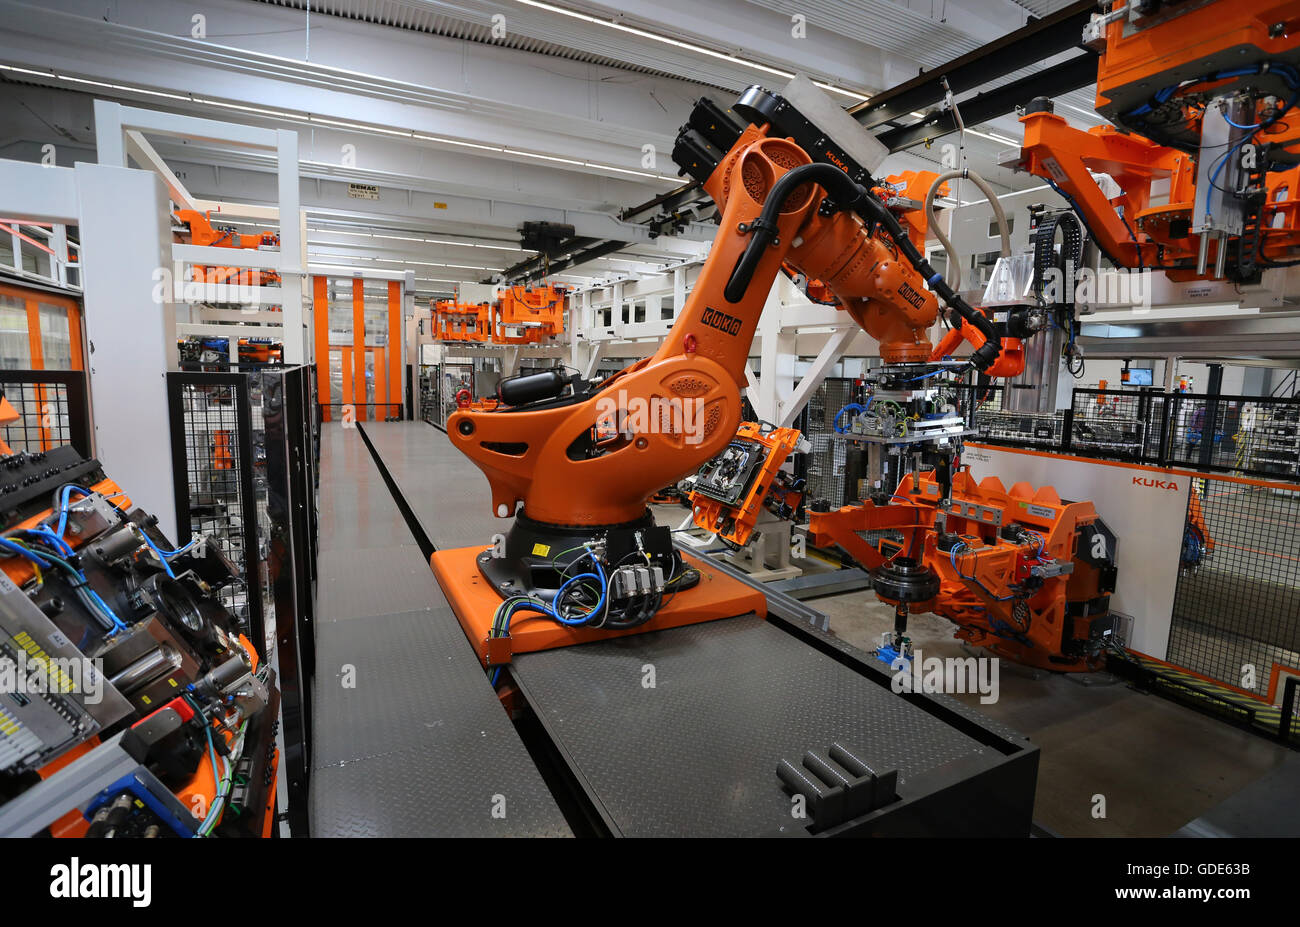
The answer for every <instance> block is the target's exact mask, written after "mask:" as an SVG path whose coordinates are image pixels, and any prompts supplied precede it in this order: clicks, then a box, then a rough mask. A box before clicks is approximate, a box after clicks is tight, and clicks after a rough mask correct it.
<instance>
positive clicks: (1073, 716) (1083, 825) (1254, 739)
mask: <svg viewBox="0 0 1300 927" xmlns="http://www.w3.org/2000/svg"><path fill="white" fill-rule="evenodd" d="M809 604H810V605H812V606H813V607H814V608H816V609H817V610H818V611H820V612H823V613H824V614H825V615H826V616H827V617H828V618H829V619H830V626H831V630H832V631H833V632H834V633H835V634H837V635H838V636H839V637H841V638H843V639H844V640H846V641H848V642H849V643H851V644H853V645H854V646H857V647H861V648H863V649H865V650H871V649H873V648H874V647H875V646H876V645H877V643H878V641H879V640H880V635H881V634H882V633H884V632H885V631H888V630H890V629H891V628H892V627H893V623H894V610H893V608H892V607H891V606H888V605H884V604H882V603H880V602H878V601H876V599H875V596H874V595H873V594H872V593H870V592H867V591H863V592H851V593H846V594H843V595H838V596H828V597H826V598H821V599H815V600H813V601H811V602H809ZM908 629H909V632H910V635H911V637H912V640H913V642H914V646H915V648H916V649H918V650H920V651H921V652H922V653H923V654H924V655H926V656H938V657H950V656H958V657H959V656H964V655H966V652H965V651H964V650H963V649H962V646H961V643H960V642H959V641H957V640H955V639H954V638H953V636H952V632H953V625H952V624H950V623H949V622H948V621H945V620H944V619H942V618H939V617H937V616H935V615H914V616H912V618H911V620H910V621H909V624H908ZM1110 679H1111V677H1105V680H1103V678H1102V677H1099V676H1089V677H1073V678H1071V677H1067V676H1065V675H1062V674H1047V673H1039V674H1034V673H1031V672H1029V671H1028V670H1026V669H1024V668H1022V667H1017V666H1014V665H1011V664H1009V663H1007V662H1006V661H1002V663H1001V671H1000V680H999V682H1000V693H999V694H1000V697H999V699H998V701H997V702H995V703H994V704H991V705H981V704H979V696H978V695H968V696H957V697H958V698H962V699H963V700H965V701H967V702H968V703H969V704H971V705H972V707H974V708H976V709H978V710H979V711H982V712H984V713H985V714H987V715H989V716H990V717H993V718H997V719H998V720H1000V721H1002V722H1004V723H1006V724H1009V725H1011V726H1012V727H1014V728H1016V729H1017V730H1019V731H1021V732H1023V733H1024V734H1027V735H1028V736H1029V737H1030V738H1031V739H1032V740H1033V741H1034V743H1036V744H1038V746H1039V747H1040V748H1041V749H1042V758H1041V762H1040V766H1039V770H1038V795H1037V801H1036V804H1035V809H1034V819H1035V821H1036V822H1037V823H1039V824H1041V825H1042V826H1044V827H1046V828H1047V829H1049V830H1051V831H1054V832H1056V833H1058V834H1060V835H1062V836H1071V837H1100V836H1141V837H1152V836H1164V835H1168V834H1172V833H1174V832H1175V831H1178V830H1179V829H1180V828H1182V827H1184V826H1185V825H1187V824H1188V823H1190V822H1192V821H1193V820H1195V819H1197V818H1200V817H1201V816H1202V815H1205V814H1206V813H1207V812H1209V811H1211V810H1212V809H1214V808H1216V806H1218V805H1219V804H1220V803H1222V802H1224V801H1226V800H1228V799H1231V798H1232V797H1233V796H1234V795H1236V794H1237V793H1238V792H1240V791H1242V790H1244V789H1246V788H1248V787H1250V786H1252V785H1254V784H1255V783H1256V782H1258V781H1259V780H1261V779H1264V778H1265V777H1267V776H1270V775H1271V774H1273V773H1275V772H1279V771H1283V767H1284V766H1286V767H1288V768H1287V769H1286V770H1285V771H1286V772H1288V773H1291V774H1292V775H1293V776H1294V774H1295V773H1294V770H1295V764H1294V762H1290V761H1289V760H1293V759H1294V758H1293V757H1292V754H1291V751H1289V750H1287V749H1286V748H1285V747H1282V746H1279V745H1277V744H1274V743H1270V742H1269V741H1267V740H1265V739H1264V738H1263V737H1260V736H1258V735H1256V734H1252V733H1249V732H1247V731H1243V730H1239V729H1237V728H1234V727H1232V726H1230V725H1227V724H1224V723H1223V722H1221V721H1217V720H1215V719H1213V718H1210V717H1207V716H1205V715H1202V714H1198V713H1197V712H1195V711H1192V710H1191V709H1188V708H1184V707H1183V706H1181V705H1177V704H1174V703H1173V702H1170V701H1167V700H1165V699H1162V698H1159V697H1157V696H1152V695H1147V694H1144V693H1141V692H1138V691H1136V690H1134V689H1132V688H1130V687H1129V686H1128V685H1126V684H1124V683H1122V682H1117V681H1116V682H1108V680H1110ZM1089 682H1091V683H1092V684H1087V683H1089ZM1292 781H1293V782H1294V779H1293V780H1292ZM1095 795H1103V796H1105V806H1106V807H1105V812H1106V816H1105V817H1104V818H1095V817H1093V810H1094V807H1095V804H1094V797H1093V796H1095ZM1258 823H1259V825H1260V826H1264V825H1266V824H1267V823H1268V822H1264V821H1260V822H1258Z"/></svg>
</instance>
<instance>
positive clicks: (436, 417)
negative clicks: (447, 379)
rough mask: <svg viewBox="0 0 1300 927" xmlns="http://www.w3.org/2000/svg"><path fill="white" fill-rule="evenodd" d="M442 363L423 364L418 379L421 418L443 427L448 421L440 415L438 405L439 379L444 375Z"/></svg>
mask: <svg viewBox="0 0 1300 927" xmlns="http://www.w3.org/2000/svg"><path fill="white" fill-rule="evenodd" d="M441 370H442V367H441V365H440V364H421V365H420V373H419V378H418V380H417V382H418V384H419V389H420V397H419V409H420V418H421V420H423V421H426V422H429V423H430V424H433V425H437V426H439V427H443V426H444V425H446V422H445V421H443V419H442V418H441V417H440V416H441V413H440V411H439V410H440V408H441V407H440V406H439V405H438V381H439V379H440V378H441V377H442V373H441Z"/></svg>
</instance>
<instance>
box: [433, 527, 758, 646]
mask: <svg viewBox="0 0 1300 927" xmlns="http://www.w3.org/2000/svg"><path fill="white" fill-rule="evenodd" d="M485 549H486V548H483V547H458V548H456V549H455V550H439V551H434V553H433V555H432V556H431V557H430V558H429V565H430V566H432V567H433V573H434V575H435V576H436V577H437V578H438V584H439V585H440V586H442V591H443V592H444V593H446V595H447V601H449V602H450V603H451V608H452V611H454V612H455V613H456V620H457V621H459V622H460V626H461V628H463V629H464V631H465V634H466V636H467V637H468V638H469V639H470V642H471V643H472V644H473V645H474V652H475V653H476V654H478V658H479V660H480V662H482V663H483V664H484V665H485V666H487V665H499V664H502V663H509V662H510V658H511V656H512V655H513V654H516V653H532V652H534V651H538V650H552V649H554V648H556V647H570V646H572V645H574V644H588V643H591V642H592V641H601V640H605V639H607V638H611V637H626V636H628V635H631V634H643V633H645V632H647V631H663V630H665V629H667V628H680V627H682V626H684V625H688V624H699V623H700V622H704V621H716V620H717V619H719V618H734V617H735V616H737V615H746V614H749V613H750V612H754V613H756V614H758V616H759V617H760V618H766V617H767V600H766V599H765V598H764V597H763V593H762V592H760V591H759V590H758V589H755V588H754V587H752V586H749V585H746V584H745V583H743V582H741V581H740V580H738V579H734V578H733V577H731V576H728V575H727V574H725V573H722V572H720V571H719V570H717V569H714V568H713V567H711V566H710V565H709V563H708V562H707V561H705V560H700V559H698V558H696V557H692V556H691V555H690V554H685V553H684V554H682V559H683V561H684V562H685V563H686V565H687V566H688V567H690V568H691V569H694V570H699V571H700V582H699V584H698V585H696V586H694V587H692V588H690V589H684V590H682V591H681V592H680V593H677V594H675V595H673V596H672V598H671V599H669V601H668V603H667V604H666V605H664V606H663V607H662V608H660V610H659V612H658V613H657V614H656V615H655V616H654V617H653V618H651V619H650V620H649V621H647V622H646V623H645V624H643V625H640V626H639V627H636V628H628V629H627V630H624V631H606V630H602V629H600V628H568V627H564V626H562V625H559V624H556V623H555V622H554V621H552V620H550V619H549V618H546V617H544V616H542V615H534V614H530V613H528V612H523V613H521V614H519V615H518V616H516V617H515V619H514V621H513V622H511V625H510V634H509V636H507V637H494V638H489V637H488V632H489V631H490V630H491V628H492V616H493V615H494V614H495V613H496V610H497V606H499V605H500V604H501V596H500V595H498V594H497V591H496V589H494V588H493V587H492V586H491V585H490V584H489V583H488V581H487V580H486V579H484V578H483V575H482V574H481V573H480V572H479V568H478V557H479V555H480V554H482V553H483V552H484V550H485Z"/></svg>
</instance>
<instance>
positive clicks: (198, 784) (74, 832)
mask: <svg viewBox="0 0 1300 927" xmlns="http://www.w3.org/2000/svg"><path fill="white" fill-rule="evenodd" d="M89 488H90V490H91V491H92V492H96V493H99V494H101V495H104V496H108V497H110V498H113V499H115V500H116V504H117V505H118V506H119V507H120V508H122V509H129V508H130V507H131V500H130V498H129V497H128V496H127V495H126V494H125V493H123V492H122V491H121V489H120V488H119V487H118V485H117V484H116V483H115V482H113V481H112V480H109V479H105V480H100V481H99V482H98V483H95V484H94V485H93V486H91V487H89ZM54 514H55V513H54V511H53V510H52V509H46V510H45V511H43V512H40V513H39V514H36V515H33V516H32V517H30V518H28V519H26V520H24V521H21V522H19V523H17V524H15V525H13V526H12V528H13V529H14V530H17V529H22V528H33V527H35V526H36V525H37V524H39V523H41V522H48V521H50V520H51V518H52V516H54ZM64 541H65V542H66V543H67V544H68V545H69V546H71V547H72V548H73V549H74V550H76V549H77V548H78V547H80V546H81V543H82V541H81V539H80V538H78V537H77V535H76V534H74V533H71V532H70V533H69V534H68V535H66V536H65V537H64ZM0 570H3V572H4V575H5V576H6V577H8V579H9V580H10V581H11V582H13V584H14V585H15V586H18V587H19V588H22V587H23V586H25V585H26V584H27V583H28V582H30V581H31V580H32V579H33V578H34V576H35V572H34V570H33V566H32V564H31V562H30V561H28V560H26V559H24V558H21V557H10V558H6V559H4V560H0ZM239 643H240V644H241V645H242V646H243V648H244V650H245V652H246V653H247V654H248V657H249V660H250V662H251V664H252V669H254V670H256V669H257V648H255V647H254V646H253V644H252V642H251V641H249V640H248V638H246V637H245V636H244V635H242V634H241V635H239ZM161 707H165V706H160V708H161ZM143 720H144V718H141V719H140V721H137V722H135V723H136V724H139V723H140V722H141V721H143ZM213 736H214V737H220V738H223V739H224V741H225V742H226V743H230V742H231V741H232V740H233V738H234V732H233V730H229V729H222V728H221V727H219V726H217V725H216V724H215V722H214V725H213ZM97 743H98V740H97V739H96V738H92V739H91V740H89V741H87V742H86V743H84V744H81V745H79V746H77V747H74V748H73V749H71V750H69V751H67V752H65V753H64V754H62V755H61V756H59V757H57V758H55V759H54V760H52V761H50V762H49V763H47V764H46V765H45V766H43V767H42V768H41V769H39V770H37V772H38V774H39V775H40V776H41V777H42V778H48V777H49V776H51V775H53V774H54V773H55V772H57V771H58V770H60V769H62V768H63V767H64V766H66V765H68V764H69V763H71V762H72V761H73V760H75V759H77V758H78V757H80V756H82V755H83V754H85V753H87V752H89V751H90V750H91V749H93V748H94V746H95V745H96V744H97ZM271 769H272V770H274V769H275V766H274V765H273V766H272V767H271ZM270 791H271V793H272V794H274V792H275V790H274V788H272V789H271V790H270ZM175 794H176V796H177V798H178V799H180V801H181V802H182V803H183V804H184V805H185V806H186V807H187V808H203V809H207V808H210V807H211V806H212V802H213V801H214V800H215V799H216V797H217V782H216V780H215V778H214V776H213V772H212V767H211V764H210V763H209V762H208V761H207V759H206V758H205V759H204V761H203V762H201V763H200V764H199V765H198V768H197V769H196V770H195V772H194V775H193V776H192V777H191V778H190V779H189V780H188V781H187V782H185V783H184V784H182V785H181V786H180V787H179V788H176V789H175ZM268 820H270V817H268ZM219 822H220V818H218V823H219ZM86 826H87V822H86V820H85V818H84V817H82V815H81V812H79V811H77V810H76V809H73V810H71V811H69V812H68V813H67V814H66V815H64V816H63V817H61V818H59V820H58V821H57V822H56V823H55V824H54V825H53V826H52V827H51V832H52V833H53V834H54V835H55V836H57V837H80V836H81V835H82V834H84V833H85V831H86ZM268 836H269V835H268Z"/></svg>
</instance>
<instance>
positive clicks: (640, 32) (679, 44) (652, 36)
mask: <svg viewBox="0 0 1300 927" xmlns="http://www.w3.org/2000/svg"><path fill="white" fill-rule="evenodd" d="M515 2H516V3H520V4H523V5H524V6H531V7H534V8H536V9H539V10H546V11H547V12H548V13H558V14H559V15H561V16H568V17H569V18H571V19H580V20H582V21H583V22H585V23H591V24H593V25H596V26H604V27H605V28H607V29H617V30H618V31H619V32H626V33H628V34H629V35H635V36H638V37H639V38H643V39H649V40H650V41H652V42H660V43H662V44H664V45H671V46H673V47H674V48H682V49H685V50H686V51H690V52H694V53H695V54H697V55H707V56H708V57H710V58H716V59H717V60H719V61H726V62H728V63H730V64H738V65H740V66H741V67H745V68H752V69H754V70H755V71H762V72H763V73H765V74H773V75H776V76H777V77H784V78H785V79H786V80H789V79H791V78H792V77H794V72H793V71H786V70H784V69H782V68H774V67H771V66H770V65H766V64H759V63H758V62H757V61H750V60H748V59H745V58H739V57H737V56H735V55H729V54H727V53H726V52H720V51H714V50H713V49H712V48H706V47H704V46H703V45H696V44H695V43H694V42H683V41H681V40H680V39H672V38H669V37H668V36H666V35H659V34H658V33H656V32H650V31H649V30H647V29H638V28H637V27H635V26H629V25H626V24H625V23H620V22H618V21H616V20H612V19H601V18H600V17H598V16H588V15H587V14H586V13H579V12H577V11H576V10H568V9H565V8H564V7H561V6H555V5H553V4H550V3H542V2H540V0H515ZM813 83H814V84H816V85H817V86H818V87H821V88H822V89H823V90H828V91H830V92H831V93H838V94H840V95H841V96H846V97H850V98H852V99H854V100H858V101H862V100H866V99H867V97H866V96H865V95H863V94H861V93H855V92H854V91H852V90H845V89H844V88H843V87H836V86H835V85H834V84H830V83H827V82H826V81H820V80H815V81H813Z"/></svg>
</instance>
